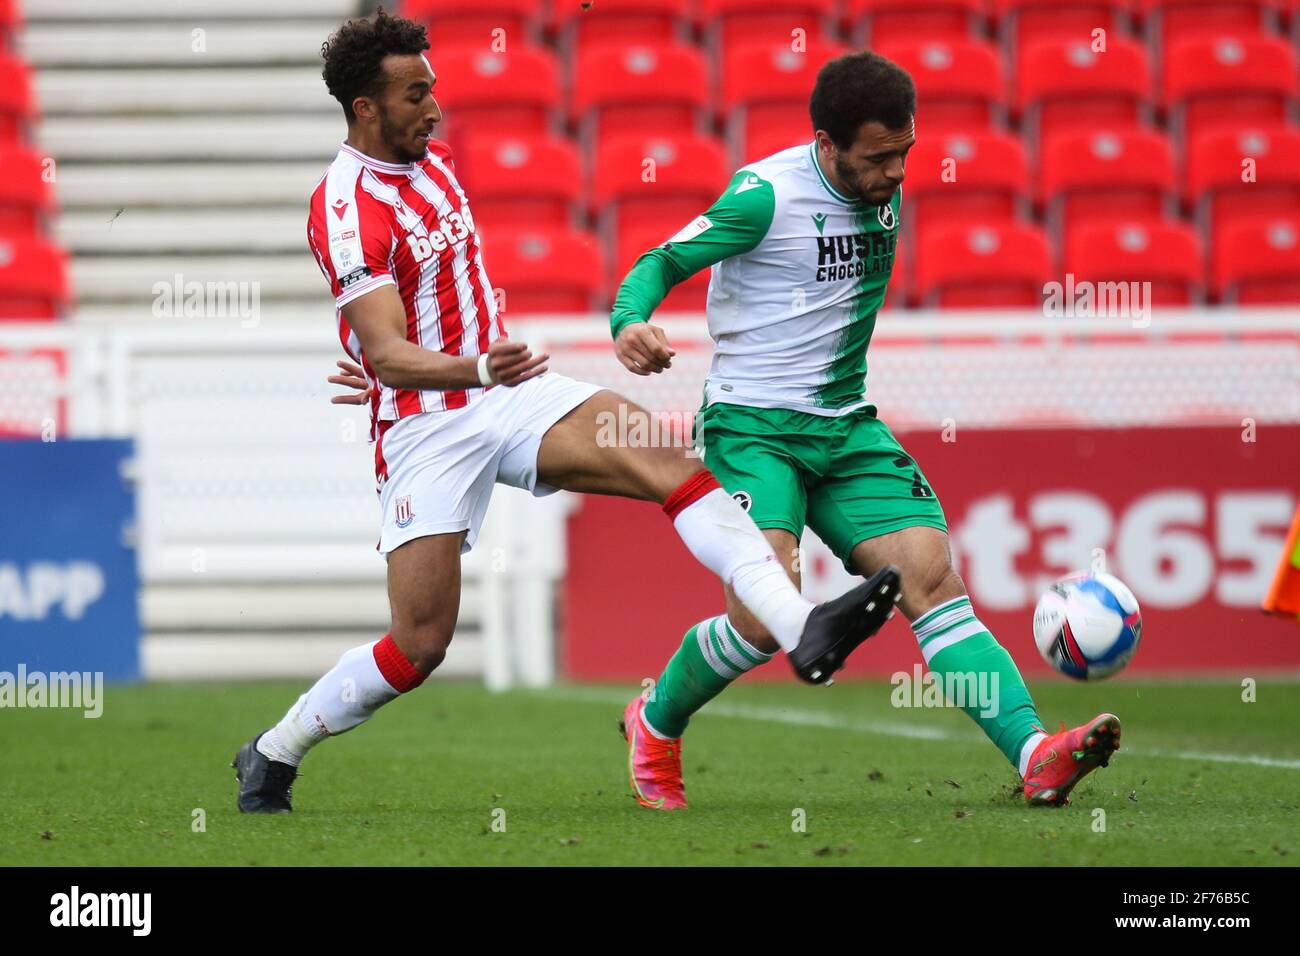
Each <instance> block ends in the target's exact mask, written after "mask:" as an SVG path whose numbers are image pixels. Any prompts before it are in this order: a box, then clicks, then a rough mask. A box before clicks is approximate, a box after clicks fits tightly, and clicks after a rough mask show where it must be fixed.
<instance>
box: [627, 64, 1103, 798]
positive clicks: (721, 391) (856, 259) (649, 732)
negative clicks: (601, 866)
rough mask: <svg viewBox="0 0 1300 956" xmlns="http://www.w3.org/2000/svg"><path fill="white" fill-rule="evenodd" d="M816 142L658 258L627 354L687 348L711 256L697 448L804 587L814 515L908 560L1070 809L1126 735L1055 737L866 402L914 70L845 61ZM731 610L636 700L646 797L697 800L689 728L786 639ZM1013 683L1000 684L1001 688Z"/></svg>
mask: <svg viewBox="0 0 1300 956" xmlns="http://www.w3.org/2000/svg"><path fill="white" fill-rule="evenodd" d="M809 112H810V118H811V120H812V124H811V127H812V128H811V130H810V132H811V133H812V134H813V137H814V138H813V140H812V141H811V142H809V143H805V144H803V145H801V146H795V147H792V148H790V149H786V150H783V151H781V152H779V153H776V154H775V155H772V156H769V157H767V158H766V159H763V160H760V161H758V162H756V163H751V164H750V165H748V166H745V167H744V168H742V169H741V170H739V171H738V172H737V173H736V174H735V176H734V177H733V178H732V180H731V183H730V185H728V186H727V188H726V190H725V191H724V192H723V194H722V196H721V197H720V198H719V199H718V200H717V202H716V203H714V205H713V206H711V207H710V208H709V209H707V210H705V211H704V213H703V215H701V216H699V217H697V218H696V219H695V220H694V221H693V222H691V223H688V224H687V225H686V226H685V227H684V228H683V229H682V230H681V231H680V232H678V233H677V234H676V235H674V236H672V237H671V238H670V239H668V240H667V241H666V242H665V243H663V245H661V246H659V247H657V248H655V249H651V250H650V251H649V252H647V253H646V254H645V255H643V256H641V257H640V258H639V259H638V260H637V262H636V263H635V265H633V267H632V269H631V271H630V272H629V273H628V275H627V277H626V279H625V280H624V282H623V284H622V286H621V288H620V289H619V293H618V297H617V299H616V301H615V303H614V308H613V312H612V316H611V323H612V330H613V335H614V340H615V351H616V353H617V355H618V357H619V359H620V361H622V363H623V365H624V366H625V367H626V368H627V369H628V370H629V371H631V372H634V373H635V374H638V375H648V374H652V373H656V372H662V371H663V370H664V369H666V368H667V367H668V365H669V362H670V359H671V357H672V352H671V349H670V348H669V345H668V341H667V337H666V336H665V335H664V332H663V330H662V329H660V328H658V327H656V326H653V325H651V324H649V320H650V317H651V314H652V313H653V311H654V310H655V308H656V307H657V306H658V305H659V303H660V302H662V301H663V299H664V297H665V296H666V295H667V294H668V292H669V290H670V289H671V288H672V287H673V285H675V284H676V283H679V282H681V281H683V280H684V279H686V278H688V277H689V276H691V275H693V274H695V273H696V272H698V271H700V270H701V269H706V268H712V275H711V278H710V282H709V291H708V298H707V304H706V312H707V317H708V324H709V334H710V335H711V336H712V338H713V340H714V342H715V348H714V353H713V363H712V366H711V368H710V371H709V375H708V378H707V380H706V383H705V395H704V406H703V408H702V409H701V410H700V414H699V418H698V436H697V440H698V442H699V444H700V447H701V450H702V451H703V454H704V463H705V464H706V465H707V466H708V467H709V469H710V470H711V471H712V472H713V473H714V474H715V475H717V477H718V479H719V481H721V482H722V486H723V488H725V489H726V490H727V491H729V492H731V493H732V494H733V495H734V496H735V497H736V499H737V501H738V502H740V503H742V504H743V506H744V507H745V509H746V511H748V512H749V514H750V517H752V518H753V519H754V521H755V523H756V524H757V525H758V526H759V527H760V528H762V529H764V533H765V534H766V535H767V537H768V540H769V541H771V542H772V545H773V548H774V549H775V550H776V552H777V553H778V554H780V555H782V556H783V559H784V561H785V562H786V564H787V567H788V569H789V573H790V576H791V579H792V580H794V581H796V582H797V581H798V580H799V571H798V569H797V567H796V563H795V562H796V559H797V554H798V552H797V548H798V545H799V539H800V536H801V535H802V534H803V530H804V527H805V525H806V526H808V527H811V528H812V529H813V530H814V531H815V532H817V534H818V536H819V537H821V538H822V540H824V541H825V542H826V543H827V545H828V546H829V547H830V548H831V550H832V551H834V552H835V554H836V556H837V557H838V558H839V559H840V560H841V561H843V562H844V565H845V567H847V568H848V570H849V571H850V572H851V573H854V574H861V575H863V576H865V577H869V576H871V575H872V574H874V573H876V572H877V571H878V570H879V569H880V568H881V567H884V566H886V565H896V566H897V567H899V568H900V569H901V571H902V576H903V597H902V600H901V602H900V604H899V607H900V608H901V609H902V610H903V611H904V613H906V614H907V616H908V618H909V620H910V621H911V622H912V630H913V632H914V633H915V635H916V638H917V641H918V643H919V645H920V651H921V654H922V655H923V657H924V658H925V661H926V664H927V665H928V666H929V668H930V670H931V671H932V672H934V673H935V674H937V675H938V676H940V677H942V678H944V685H945V686H958V685H957V684H956V683H955V682H950V681H949V678H959V679H961V680H964V681H969V679H970V678H972V677H974V678H975V679H976V681H977V683H969V686H978V687H989V688H996V689H997V690H996V694H997V700H995V701H988V702H983V701H981V702H974V701H970V702H967V704H966V706H964V707H963V709H964V710H965V711H966V713H967V714H969V715H970V716H971V717H972V718H973V719H974V720H975V721H976V723H977V724H978V725H979V726H980V729H981V730H983V731H984V732H985V734H986V735H987V736H988V738H989V740H990V741H992V743H993V744H994V745H995V746H996V747H997V748H998V750H1000V751H1001V752H1002V753H1003V754H1004V755H1005V756H1006V758H1007V759H1008V760H1009V761H1010V762H1011V765H1012V766H1013V767H1015V768H1016V769H1017V770H1018V771H1019V773H1020V776H1021V777H1022V779H1023V781H1024V794H1025V796H1026V798H1027V799H1028V800H1030V801H1031V802H1033V803H1046V804H1060V803H1064V802H1065V801H1066V800H1067V799H1068V796H1069V793H1070V790H1071V789H1072V788H1073V787H1074V785H1075V784H1076V783H1078V781H1079V780H1080V779H1081V778H1082V777H1083V776H1084V775H1085V774H1087V773H1088V772H1090V771H1091V770H1093V769H1094V768H1095V767H1097V766H1099V765H1100V766H1104V765H1105V764H1106V762H1107V761H1108V760H1109V758H1110V754H1111V752H1112V751H1113V750H1114V749H1116V748H1117V747H1118V746H1119V734H1120V725H1119V720H1118V718H1116V717H1115V716H1114V715H1112V714H1101V715H1099V716H1098V717H1096V718H1095V719H1093V720H1092V721H1090V722H1088V723H1087V724H1084V725H1082V726H1080V727H1076V728H1074V729H1073V730H1068V731H1067V730H1065V729H1064V728H1062V730H1061V732H1060V733H1056V734H1048V733H1046V731H1045V730H1044V729H1043V725H1042V721H1041V720H1040V719H1039V717H1038V713H1037V710H1036V709H1035V707H1034V702H1033V699H1032V698H1031V697H1030V695H1029V691H1028V690H1027V689H1026V688H1025V684H1024V681H1023V680H1022V679H1021V677H1020V673H1019V671H1018V670H1017V668H1016V665H1015V662H1014V661H1012V659H1011V656H1010V655H1009V654H1008V653H1007V652H1006V651H1005V650H1004V649H1003V648H1002V646H1001V645H1000V644H999V643H998V642H997V640H996V639H995V638H994V637H993V635H992V634H991V633H989V631H988V629H987V628H985V627H984V625H983V624H982V623H980V620H979V618H977V617H976V616H975V610H974V608H972V607H971V602H970V598H969V597H968V596H967V594H966V587H965V585H964V584H963V582H962V579H961V578H960V577H959V576H958V574H957V572H956V571H954V570H953V567H952V564H951V557H950V552H949V548H948V535H947V524H946V522H945V519H944V515H943V509H942V508H940V506H939V502H938V499H937V498H936V497H935V495H934V492H933V490H932V489H931V488H930V484H929V482H928V481H927V480H926V478H925V475H924V474H923V473H922V471H921V469H920V467H919V466H918V465H917V463H916V461H915V460H914V459H913V458H912V457H911V456H910V455H908V454H907V452H906V451H904V450H903V447H902V446H901V445H900V444H899V443H898V441H897V440H896V439H895V438H894V436H893V435H892V434H891V433H890V431H889V429H888V428H887V427H886V426H885V423H884V422H883V421H881V420H880V419H879V418H878V417H876V408H875V406H873V405H869V404H868V403H867V400H866V396H865V378H866V372H867V347H868V345H869V344H870V342H871V333H872V331H873V329H874V328H875V323H876V312H877V310H878V309H879V307H880V305H881V303H882V302H883V301H884V297H885V288H886V286H887V285H888V283H889V275H890V272H891V270H892V269H893V266H894V255H895V251H896V242H897V237H898V229H899V204H900V199H901V196H902V190H901V186H902V182H903V175H904V164H905V159H906V157H907V152H908V150H909V149H910V148H911V146H912V143H913V142H914V141H915V139H916V134H915V116H916V91H915V88H914V86H913V84H912V79H911V77H910V76H909V75H908V74H907V72H906V71H904V70H903V69H901V68H900V67H898V66H897V65H895V64H894V63H891V62H890V61H889V60H887V59H885V58H884V57H881V56H878V55H876V54H873V53H852V54H846V55H845V56H842V57H839V58H837V59H835V60H832V61H831V62H829V63H827V64H826V65H825V66H823V68H822V69H821V71H820V72H819V74H818V77H817V82H816V84H815V87H814V90H813V93H812V97H811V101H810V104H809ZM726 602H727V610H726V613H725V614H723V615H719V616H717V617H713V618H710V619H708V620H706V621H702V622H700V623H699V624H697V625H695V626H694V627H693V628H691V629H690V630H689V631H687V633H686V637H685V640H683V642H682V645H681V648H680V649H679V650H678V651H677V653H676V654H674V655H673V657H672V659H671V660H670V661H669V662H668V664H667V667H666V668H665V669H664V672H663V674H662V676H661V677H660V678H659V680H658V682H657V684H656V685H655V688H654V690H653V692H652V694H651V695H650V697H649V700H648V701H645V702H643V701H642V700H641V698H640V697H637V698H635V699H633V700H632V702H631V703H629V704H628V706H627V710H626V712H625V714H624V724H625V726H626V727H627V728H628V746H629V748H630V754H629V759H628V767H629V771H630V775H631V783H632V788H633V790H634V792H635V793H636V796H637V799H638V801H639V802H640V803H641V804H642V805H643V806H647V807H653V808H657V809H674V808H679V807H684V806H686V794H685V789H684V787H683V782H682V771H681V752H682V748H681V736H682V733H683V731H685V729H686V725H687V722H688V720H689V719H690V717H691V715H692V714H694V713H695V712H696V711H698V710H699V709H700V708H701V707H703V706H704V705H705V704H706V703H707V702H708V701H709V700H711V699H712V698H714V697H716V696H717V695H718V694H720V693H721V692H722V691H723V690H724V689H726V687H727V686H728V685H729V684H730V683H731V682H732V681H734V680H735V679H736V678H738V677H740V675H741V674H743V673H745V672H747V671H749V670H751V669H753V668H754V667H757V666H759V665H761V664H762V663H764V662H765V661H767V660H768V659H769V658H770V657H771V656H772V654H773V653H774V652H775V651H776V650H777V649H778V643H777V642H776V641H774V640H773V639H772V635H771V634H770V633H769V632H768V630H767V629H766V628H765V627H763V624H762V622H761V621H758V620H756V619H755V618H754V616H753V615H752V614H750V613H748V612H747V611H746V610H745V608H744V607H743V606H742V603H743V602H739V601H737V599H736V594H735V593H734V591H733V590H731V589H727V591H726ZM995 678H996V680H994V679H995Z"/></svg>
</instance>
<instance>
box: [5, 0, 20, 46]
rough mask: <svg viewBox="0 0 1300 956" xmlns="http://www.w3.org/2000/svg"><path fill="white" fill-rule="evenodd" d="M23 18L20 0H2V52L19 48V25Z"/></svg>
mask: <svg viewBox="0 0 1300 956" xmlns="http://www.w3.org/2000/svg"><path fill="white" fill-rule="evenodd" d="M22 19H23V16H22V11H21V10H19V9H18V0H0V53H3V52H4V51H5V50H15V49H17V46H18V44H17V36H18V27H19V26H20V25H21V24H22Z"/></svg>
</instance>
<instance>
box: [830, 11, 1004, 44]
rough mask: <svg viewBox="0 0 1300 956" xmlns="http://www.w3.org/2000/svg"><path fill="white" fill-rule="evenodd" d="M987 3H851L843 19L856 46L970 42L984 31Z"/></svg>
mask: <svg viewBox="0 0 1300 956" xmlns="http://www.w3.org/2000/svg"><path fill="white" fill-rule="evenodd" d="M985 7H986V0H848V2H847V4H846V5H845V11H844V18H845V26H846V28H847V30H848V34H849V36H850V37H852V38H853V41H854V43H855V44H856V45H858V46H860V47H864V48H865V47H869V48H870V49H873V50H874V49H878V48H879V47H880V46H881V44H884V43H910V42H914V41H916V40H917V39H918V38H924V39H926V40H929V41H938V40H949V41H956V40H968V39H970V38H971V37H973V36H978V35H980V34H981V33H982V32H983V28H984V11H985Z"/></svg>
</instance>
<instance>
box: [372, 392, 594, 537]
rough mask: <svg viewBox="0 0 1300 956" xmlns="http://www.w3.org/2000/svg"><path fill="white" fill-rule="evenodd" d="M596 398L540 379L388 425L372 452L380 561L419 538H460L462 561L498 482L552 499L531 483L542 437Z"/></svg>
mask: <svg viewBox="0 0 1300 956" xmlns="http://www.w3.org/2000/svg"><path fill="white" fill-rule="evenodd" d="M602 390H603V386H600V385H590V384H588V383H586V382H579V381H576V380H574V379H571V378H567V377H566V376H563V375H557V374H556V373H555V372H547V373H546V374H544V375H541V376H539V377H538V378H534V379H530V380H528V381H527V382H524V384H522V385H518V386H515V387H514V388H507V387H506V386H504V385H498V386H496V387H495V388H491V389H488V391H487V393H486V394H484V395H483V396H482V398H480V399H478V401H475V402H473V403H472V404H470V405H467V406H466V407H465V408H462V409H456V410H454V411H449V412H425V413H424V414H420V415H411V416H408V417H407V418H402V419H399V420H398V421H396V422H394V423H393V424H392V425H391V426H389V427H388V429H387V430H386V431H385V432H384V433H383V435H382V436H381V438H380V439H379V446H378V447H377V448H376V449H375V477H376V479H377V480H378V482H379V505H380V508H381V514H382V518H381V530H380V538H379V545H378V550H379V552H380V553H381V554H383V555H385V556H387V555H388V554H389V552H391V551H393V550H395V549H397V548H398V547H400V546H401V545H403V544H405V543H406V542H407V541H411V540H413V539H415V538H422V537H425V536H426V535H431V534H446V533H448V532H453V531H468V532H469V533H468V534H467V535H466V536H465V543H464V545H463V546H462V547H461V553H462V554H464V553H465V552H467V551H469V550H470V549H471V548H472V547H473V546H474V540H475V539H476V538H477V537H478V532H479V528H481V527H482V525H483V518H484V516H485V515H486V514H487V508H488V501H489V500H491V498H492V486H493V485H494V484H496V483H497V482H498V481H499V482H501V483H503V484H507V485H512V486H513V487H515V488H526V489H528V490H529V491H531V492H532V493H533V494H534V495H536V496H538V497H541V496H543V495H549V494H552V493H553V492H555V491H557V490H558V489H556V488H551V487H549V486H547V485H544V484H539V483H538V481H537V450H538V448H539V447H540V446H541V443H542V436H543V435H545V434H546V432H547V430H548V429H549V428H550V427H551V426H552V425H554V424H555V423H556V422H558V421H559V420H560V419H561V418H563V417H564V416H565V415H567V414H568V413H569V412H571V411H572V410H573V409H575V408H577V407H578V406H579V405H581V404H582V403H583V402H585V401H586V400H587V399H589V398H591V396H593V395H595V394H596V393H597V392H599V391H602Z"/></svg>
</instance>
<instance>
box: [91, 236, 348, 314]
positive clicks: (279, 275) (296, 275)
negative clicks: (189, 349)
mask: <svg viewBox="0 0 1300 956" xmlns="http://www.w3.org/2000/svg"><path fill="white" fill-rule="evenodd" d="M303 243H304V245H305V244H306V240H305V239H304V240H303ZM178 275H179V276H181V277H182V280H183V282H203V283H208V282H252V283H256V284H257V285H256V288H257V289H258V290H259V292H258V294H259V296H260V297H261V300H262V301H263V302H267V301H275V302H289V303H297V304H300V305H304V306H306V305H309V304H311V305H314V306H315V309H314V311H315V314H316V315H317V317H319V316H321V315H325V316H327V317H330V318H332V317H333V315H334V302H333V300H332V299H331V298H330V296H329V290H328V289H327V288H326V287H325V282H324V280H323V279H322V278H321V273H320V269H319V268H317V266H316V262H315V260H313V259H311V258H309V257H308V256H305V255H303V254H301V253H292V254H289V253H285V254H275V255H265V256H212V255H202V256H184V255H179V256H152V255H132V256H123V255H115V256H78V257H77V258H76V259H74V260H73V261H72V278H73V282H74V284H75V285H76V288H77V290H78V293H79V295H80V296H81V300H80V302H79V303H78V305H79V307H80V311H79V319H80V321H84V322H100V321H104V320H110V319H121V320H125V321H131V319H132V318H133V317H134V319H136V320H138V319H139V318H140V308H141V303H143V302H152V300H153V297H154V295H155V293H154V292H153V289H154V286H155V285H156V284H157V283H158V282H175V281H176V279H175V277H176V276H178ZM100 306H109V307H110V308H109V309H108V310H107V311H105V310H103V309H99V310H98V314H96V308H97V307H100ZM122 306H129V310H127V311H126V312H124V311H123V309H122ZM131 310H133V311H134V315H133V314H132V311H131ZM149 314H150V312H149V311H148V310H146V311H145V315H146V317H147V316H149Z"/></svg>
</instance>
